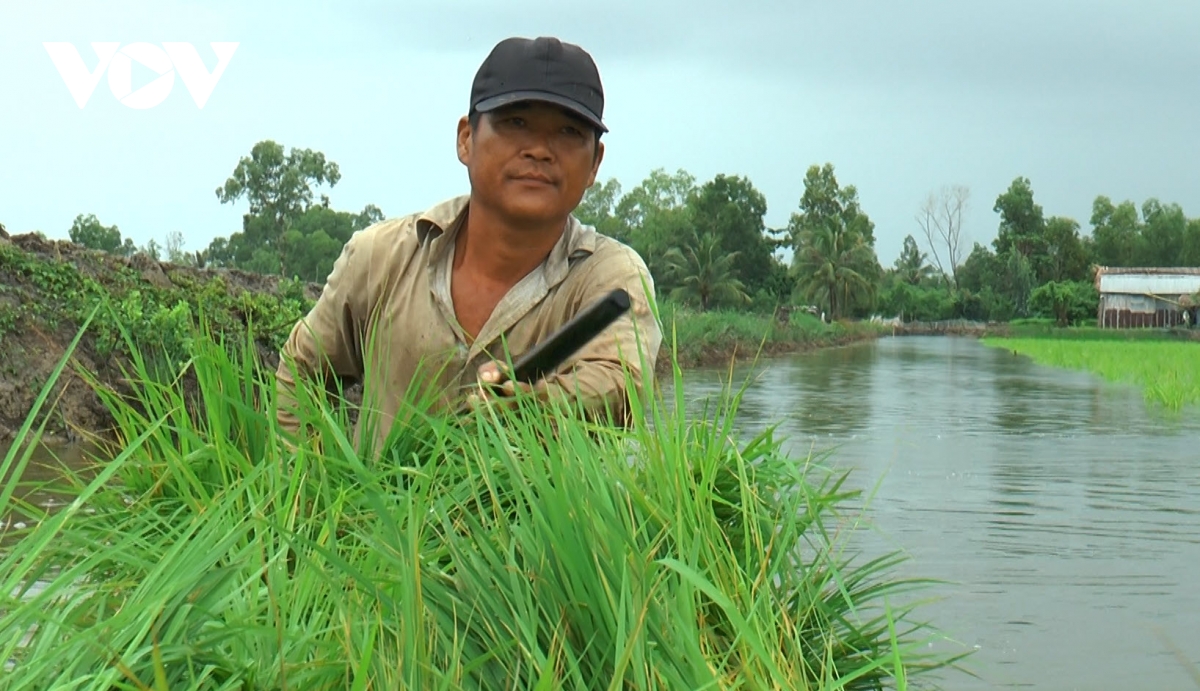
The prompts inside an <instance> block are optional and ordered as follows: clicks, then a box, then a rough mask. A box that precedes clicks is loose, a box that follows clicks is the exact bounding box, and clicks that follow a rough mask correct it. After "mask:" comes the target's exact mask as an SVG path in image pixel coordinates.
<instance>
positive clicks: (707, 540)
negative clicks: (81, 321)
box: [0, 333, 955, 691]
mask: <svg viewBox="0 0 1200 691" xmlns="http://www.w3.org/2000/svg"><path fill="white" fill-rule="evenodd" d="M123 336H125V337H126V339H127V340H126V345H127V347H128V348H129V350H130V351H131V352H133V353H134V354H135V358H134V365H135V366H134V367H133V368H132V369H131V370H130V372H129V378H130V381H131V382H132V386H133V389H132V395H120V394H118V393H117V392H115V391H114V390H112V389H110V388H108V387H105V386H103V385H102V384H101V383H100V382H98V381H94V380H93V381H90V382H89V385H91V386H94V387H96V389H97V391H99V392H101V394H102V395H103V398H104V401H105V405H107V406H108V407H109V408H110V409H111V411H112V413H113V415H114V417H115V419H116V420H117V421H118V424H119V429H120V438H119V439H118V440H117V442H116V444H115V445H114V447H113V449H112V450H111V457H110V458H108V459H107V460H98V461H97V465H96V467H95V468H94V469H90V471H89V472H88V473H87V475H86V476H84V475H83V474H76V473H74V472H72V471H70V470H65V469H64V476H65V482H67V483H68V484H70V486H69V487H67V488H66V496H65V501H64V504H63V505H62V506H61V508H58V509H57V510H53V511H50V512H48V513H47V512H46V511H44V510H43V509H40V508H39V507H36V506H28V505H23V504H21V503H20V502H19V501H18V500H16V499H15V497H18V496H23V495H24V494H27V492H24V491H15V490H16V487H17V482H16V480H15V479H13V478H19V477H20V476H21V472H20V470H21V466H22V465H23V464H24V463H26V462H27V461H28V455H27V451H28V449H30V448H31V445H29V444H24V443H19V444H17V445H15V446H13V447H12V450H11V451H10V452H9V453H8V455H7V456H6V457H5V458H4V461H3V467H2V468H0V477H5V478H9V480H8V481H7V482H6V483H5V484H4V485H3V486H0V515H11V514H14V513H15V514H17V515H20V516H22V517H24V519H25V520H26V522H28V523H29V524H30V527H28V528H26V529H23V530H20V531H14V532H12V533H9V534H8V535H5V536H4V538H5V540H4V543H5V544H6V545H7V547H6V548H5V551H4V552H3V554H0V661H3V660H9V661H10V662H11V665H10V667H9V668H7V669H6V670H5V671H3V672H0V689H9V688H11V689H27V688H58V687H60V686H62V685H70V686H71V688H74V689H80V690H81V691H82V690H84V689H95V690H96V691H101V690H103V691H108V690H110V689H129V690H132V689H155V690H158V689H172V691H176V690H181V691H182V690H187V689H231V690H232V689H239V690H246V689H282V688H305V689H334V688H338V689H346V688H349V689H367V688H401V687H403V688H422V689H424V688H428V689H460V688H463V689H466V688H470V689H511V688H523V689H525V688H528V689H551V688H553V689H559V688H562V689H612V688H639V689H659V688H661V689H699V688H710V689H733V688H738V689H780V688H787V689H835V688H836V689H864V690H865V689H877V688H881V687H883V686H885V685H886V686H889V687H892V686H894V687H895V688H897V689H904V688H907V687H909V686H910V685H911V686H915V684H914V681H916V680H920V679H923V678H925V677H926V676H927V675H926V674H924V673H925V672H929V671H931V670H935V669H937V668H939V667H942V666H943V665H945V664H947V663H950V662H952V661H953V659H955V658H954V656H948V655H946V654H943V653H939V652H936V651H937V650H938V649H940V647H941V646H939V645H936V642H937V641H939V640H941V639H940V637H938V636H936V635H935V634H934V633H933V632H932V630H931V629H929V628H928V627H926V626H924V625H923V624H922V623H921V622H920V620H919V619H917V618H916V616H915V614H916V611H915V610H914V609H912V607H913V606H915V603H914V601H913V600H912V599H911V598H913V588H916V587H920V586H923V585H926V584H924V583H922V582H920V581H912V580H908V579H906V578H900V577H898V576H897V575H896V573H895V569H896V567H897V566H898V565H899V564H900V563H901V561H902V559H903V557H902V555H901V554H899V553H896V554H884V555H857V554H856V547H855V546H854V545H853V544H850V543H848V542H847V540H849V539H852V538H853V536H854V534H855V531H854V530H847V529H845V527H846V526H845V524H844V522H846V521H853V520H854V515H853V514H854V512H855V511H857V510H859V509H860V508H861V505H860V504H859V503H858V502H859V499H860V495H859V492H858V491H856V490H853V489H851V488H850V487H849V486H848V484H847V477H846V475H845V474H844V473H841V472H838V471H834V470H832V469H830V468H827V467H824V466H823V465H822V464H821V463H820V461H821V460H822V459H819V458H792V457H788V456H787V455H786V454H785V453H784V452H783V450H782V445H781V441H780V440H779V439H777V438H775V436H774V435H773V433H772V431H770V430H768V431H765V432H763V433H761V434H759V435H757V436H754V437H752V438H749V439H739V434H738V432H737V431H736V430H735V428H734V427H733V417H734V415H733V414H734V413H735V412H736V406H737V396H736V395H728V396H726V397H725V398H724V399H723V400H722V401H721V402H720V405H718V406H717V409H715V410H714V411H712V414H709V415H705V416H700V417H697V418H690V417H686V416H685V415H684V413H683V408H684V405H683V401H684V395H683V388H684V387H683V382H682V380H681V378H680V370H679V369H678V368H675V369H674V370H673V372H674V376H675V384H676V386H675V400H674V401H672V402H668V401H663V400H659V399H654V398H651V399H646V400H642V399H639V398H636V397H635V401H634V405H635V413H636V414H635V415H634V416H633V419H634V423H633V426H632V427H631V428H630V429H627V430H626V429H620V428H613V427H608V426H599V427H597V426H594V425H591V424H588V423H585V422H583V421H581V420H580V419H579V418H577V417H576V416H574V415H572V414H570V412H569V411H566V410H552V411H550V412H546V411H545V410H543V409H540V408H537V407H536V406H529V405H522V406H520V407H519V408H517V409H516V410H513V411H504V410H499V409H487V410H482V411H479V412H477V413H476V414H475V415H474V416H472V417H470V418H469V419H467V420H465V421H462V420H459V421H455V420H451V419H443V418H439V417H428V416H426V415H425V414H424V413H423V412H422V411H424V410H426V408H425V407H423V406H422V405H420V402H419V401H411V403H412V404H413V405H412V407H411V409H409V410H408V413H409V414H410V415H411V417H407V418H405V419H406V423H404V424H401V426H400V427H399V428H398V430H397V432H396V433H395V434H394V435H393V437H392V440H391V443H390V444H388V445H387V447H386V448H385V449H380V450H378V452H377V453H372V452H367V451H362V452H360V451H356V450H355V448H354V446H353V445H352V444H351V442H350V440H349V437H348V434H347V432H346V430H347V428H348V427H347V418H346V410H347V408H346V406H345V405H344V404H331V403H330V402H329V401H328V400H327V399H326V397H325V396H324V395H322V394H323V391H322V388H321V387H320V386H319V384H318V385H314V386H312V387H302V388H301V391H300V394H301V399H302V411H303V412H302V419H303V420H304V421H305V424H306V426H308V427H310V428H311V430H312V431H313V434H314V437H313V441H312V443H311V444H302V445H301V446H300V448H299V450H297V451H294V452H289V451H288V450H287V448H286V447H285V445H284V444H283V443H282V441H281V436H280V433H279V430H278V429H277V426H276V424H275V422H274V411H273V407H272V406H273V404H274V398H273V387H272V386H271V372H270V371H269V369H267V368H263V367H262V365H261V363H260V362H259V361H258V360H257V358H256V355H255V349H254V347H253V346H252V345H251V344H250V342H249V339H247V340H246V341H242V342H238V341H236V340H234V341H231V342H230V345H228V346H226V345H222V344H220V343H218V342H217V340H216V339H214V338H211V337H210V335H209V334H207V333H193V334H191V337H190V338H189V339H188V341H187V343H188V346H187V353H188V358H187V360H186V362H185V364H184V365H183V366H182V367H181V371H180V372H177V373H174V374H175V375H181V374H182V370H184V369H186V370H188V371H189V372H190V377H191V378H193V379H194V380H195V381H196V382H198V385H199V386H198V389H196V390H190V389H188V388H186V387H184V386H183V384H182V383H181V382H182V381H183V380H184V379H185V378H186V377H183V376H167V377H165V378H164V377H162V376H161V375H162V374H163V373H162V372H155V371H151V370H150V368H149V366H148V365H147V364H146V363H144V362H143V361H141V360H140V358H137V357H136V355H137V353H138V350H137V348H136V346H135V344H134V343H133V342H132V340H129V339H130V338H131V336H130V335H129V334H128V333H124V334H123ZM74 345H77V343H73V344H72V346H74ZM65 362H66V358H64V359H63V360H62V361H60V364H59V370H58V371H56V373H55V375H56V376H58V375H60V374H61V373H62V369H63V367H65ZM167 374H168V375H170V374H171V373H167ZM49 392H50V387H49V386H47V387H46V388H44V389H43V391H42V398H41V399H40V400H39V405H41V404H43V403H45V402H46V399H47V397H48V395H49ZM318 392H320V393H318ZM34 412H35V413H36V411H34ZM33 419H34V415H32V414H31V416H30V417H29V418H28V419H27V422H26V427H25V428H23V429H22V430H21V434H20V441H21V442H32V441H34V440H35V439H36V437H37V435H38V434H39V432H38V430H37V429H35V428H31V427H29V425H30V424H31V423H32V420H33ZM21 451H25V452H26V453H24V454H22V453H20V452H21ZM59 484H60V485H61V484H62V483H61V482H60V483H59ZM42 489H43V491H52V488H42ZM10 538H19V539H18V540H12V539H10ZM35 586H36V587H35Z"/></svg>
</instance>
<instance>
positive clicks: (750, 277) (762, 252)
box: [689, 175, 775, 293]
mask: <svg viewBox="0 0 1200 691" xmlns="http://www.w3.org/2000/svg"><path fill="white" fill-rule="evenodd" d="M689 206H690V207H691V211H692V213H691V219H692V223H693V224H694V227H695V233H696V235H698V236H701V237H704V236H707V235H712V236H713V237H715V238H717V241H718V243H719V246H720V248H721V249H722V250H723V251H725V252H726V253H729V254H736V257H735V258H734V259H733V260H732V263H731V265H730V270H731V271H732V272H733V276H734V277H735V278H737V279H738V281H740V282H741V283H742V284H743V285H744V286H745V287H746V289H747V291H749V292H752V293H756V292H758V291H759V290H760V289H763V288H765V287H766V285H767V283H768V281H769V279H770V275H771V265H772V262H773V254H774V252H775V243H774V242H773V241H772V239H771V238H770V237H769V236H768V235H767V232H766V225H765V223H764V221H763V217H764V216H766V213H767V199H766V197H765V196H763V194H762V192H759V191H758V190H757V189H755V188H754V185H753V183H751V182H750V180H749V178H745V177H742V176H736V175H717V176H716V177H714V178H713V179H712V180H709V181H708V182H706V183H704V184H703V185H701V186H700V189H699V190H697V192H696V194H695V195H693V196H692V197H691V199H690V200H689Z"/></svg>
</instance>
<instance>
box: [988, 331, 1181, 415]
mask: <svg viewBox="0 0 1200 691" xmlns="http://www.w3.org/2000/svg"><path fill="white" fill-rule="evenodd" d="M1096 331H1098V332H1099V333H1100V336H1099V337H1097V338H1088V337H1087V336H1085V335H1083V334H1081V333H1079V332H1075V333H1074V334H1073V335H1071V336H1066V337H1064V336H1062V335H1057V336H1053V337H1049V336H1047V335H1043V336H1042V337H1025V338H985V339H983V342H984V343H986V344H988V345H992V346H996V347H999V348H1006V349H1008V350H1012V351H1014V352H1016V353H1019V354H1021V355H1026V356H1028V357H1030V358H1032V359H1033V360H1034V362H1038V363H1040V364H1045V365H1050V366H1054V367H1064V368H1070V369H1080V370H1086V371H1088V372H1091V373H1093V374H1096V375H1098V376H1100V377H1103V378H1105V379H1107V380H1109V381H1114V382H1121V383H1126V384H1132V385H1134V386H1138V387H1140V388H1141V389H1142V390H1143V391H1144V393H1145V396H1146V400H1148V401H1152V402H1154V403H1156V404H1159V405H1162V406H1164V407H1166V408H1168V409H1170V410H1179V409H1181V408H1183V407H1184V406H1187V405H1193V404H1197V403H1200V368H1197V366H1196V363H1197V361H1200V343H1195V342H1186V341H1178V340H1176V341H1169V340H1164V338H1163V337H1162V336H1161V334H1160V335H1159V337H1158V338H1152V337H1147V336H1141V337H1138V336H1133V337H1130V338H1121V337H1116V336H1113V335H1111V334H1112V333H1113V330H1107V331H1100V330H1096Z"/></svg>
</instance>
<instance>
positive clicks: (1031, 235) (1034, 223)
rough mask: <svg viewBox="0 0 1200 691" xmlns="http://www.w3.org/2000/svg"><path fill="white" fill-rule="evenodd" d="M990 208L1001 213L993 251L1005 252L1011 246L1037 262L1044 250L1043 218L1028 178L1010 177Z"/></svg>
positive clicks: (1002, 253)
mask: <svg viewBox="0 0 1200 691" xmlns="http://www.w3.org/2000/svg"><path fill="white" fill-rule="evenodd" d="M992 210H993V211H995V212H996V213H998V214H1000V230H999V232H998V233H997V234H996V239H995V240H994V241H993V245H994V246H995V248H996V254H997V255H1004V254H1006V253H1007V252H1008V250H1009V248H1014V249H1016V251H1017V252H1019V253H1020V254H1021V255H1022V256H1024V257H1026V258H1027V259H1029V260H1030V261H1032V262H1033V263H1034V264H1036V263H1037V261H1038V259H1039V258H1040V257H1041V256H1043V255H1044V253H1045V235H1044V229H1045V225H1046V221H1045V218H1044V216H1043V213H1042V207H1041V205H1040V204H1037V203H1036V202H1034V200H1033V187H1032V185H1031V184H1030V182H1029V178H1024V177H1019V178H1016V179H1015V180H1013V182H1012V184H1011V185H1009V188H1008V189H1007V190H1006V191H1004V192H1003V193H1001V194H1000V196H998V197H996V204H995V206H993V207H992Z"/></svg>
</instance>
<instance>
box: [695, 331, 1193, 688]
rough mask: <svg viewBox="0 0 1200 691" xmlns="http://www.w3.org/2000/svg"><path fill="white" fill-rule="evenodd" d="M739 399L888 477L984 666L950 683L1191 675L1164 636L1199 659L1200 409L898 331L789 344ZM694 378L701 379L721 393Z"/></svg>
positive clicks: (891, 509)
mask: <svg viewBox="0 0 1200 691" xmlns="http://www.w3.org/2000/svg"><path fill="white" fill-rule="evenodd" d="M749 374H754V375H755V378H754V380H753V383H752V384H751V388H750V390H749V391H748V392H747V395H746V397H745V400H746V405H744V406H743V408H742V410H741V411H740V415H739V425H740V426H741V427H742V428H743V429H746V430H747V431H753V430H756V429H759V428H761V427H762V426H764V425H766V424H770V423H772V422H780V423H781V424H780V427H781V430H782V431H783V432H784V433H786V434H787V435H788V436H789V437H790V438H791V439H792V448H793V450H794V451H795V452H796V453H797V454H805V453H807V452H808V451H809V448H810V445H811V444H813V443H816V444H817V448H818V449H823V448H829V447H832V446H834V445H836V446H837V447H838V450H837V452H836V456H835V459H836V461H837V462H838V464H839V465H842V466H848V467H854V468H857V469H858V471H859V472H857V473H856V477H855V478H854V479H855V481H856V482H857V484H858V486H860V487H863V488H865V489H868V490H871V489H874V488H875V486H876V484H877V483H878V491H877V493H876V494H875V495H874V497H873V499H872V501H871V506H870V511H871V519H872V521H873V523H874V524H875V525H877V526H879V527H880V528H881V530H882V532H881V533H873V534H867V535H864V536H863V540H864V544H865V545H866V546H868V548H877V549H892V548H895V547H897V546H900V547H903V548H904V549H906V550H907V551H908V552H909V553H910V554H912V555H913V557H914V560H913V561H912V562H911V563H910V564H909V565H908V566H906V567H905V568H906V569H909V570H910V572H911V573H913V574H915V575H921V576H930V577H934V578H940V579H947V580H949V581H952V582H953V583H954V584H955V585H951V586H947V587H946V588H944V589H943V590H942V591H941V592H940V593H939V595H942V596H944V597H945V598H947V599H946V600H945V601H944V602H942V603H940V604H938V605H935V606H934V607H932V608H931V609H930V610H928V612H927V613H928V614H929V615H930V616H931V617H933V618H934V620H935V621H936V622H937V623H938V625H939V626H941V627H942V628H943V629H945V630H947V631H948V632H950V633H953V634H955V635H956V636H957V638H958V639H959V640H960V641H962V642H964V643H966V644H967V645H968V646H979V651H978V654H977V655H976V656H975V659H973V660H972V663H971V664H972V666H973V669H975V670H976V671H977V672H978V673H979V674H981V676H982V677H983V678H982V680H972V679H955V680H954V683H953V684H950V687H952V688H960V689H990V688H997V687H1010V686H1021V687H1026V688H1038V689H1069V688H1080V689H1083V688H1086V689H1129V688H1189V684H1191V682H1190V680H1189V677H1188V676H1187V674H1186V672H1185V671H1184V670H1183V668H1182V666H1181V665H1180V664H1179V662H1178V661H1177V660H1175V658H1173V657H1172V656H1171V654H1170V652H1169V650H1168V648H1167V647H1166V646H1165V645H1164V644H1163V643H1162V641H1161V639H1160V638H1159V637H1158V632H1161V633H1163V634H1165V635H1167V636H1168V637H1169V638H1170V639H1171V640H1172V642H1173V643H1174V644H1175V645H1177V646H1178V647H1179V648H1180V649H1182V650H1184V651H1185V652H1186V654H1187V655H1188V656H1190V659H1192V660H1194V661H1195V663H1196V664H1197V665H1200V627H1196V625H1195V622H1197V621H1200V587H1197V586H1196V585H1195V575H1194V574H1195V573H1196V570H1197V567H1200V420H1198V419H1197V418H1198V416H1197V415H1196V414H1195V412H1194V411H1191V412H1190V413H1186V414H1173V413H1170V412H1168V411H1164V410H1162V409H1159V408H1155V407H1152V406H1148V405H1147V404H1146V403H1145V401H1144V400H1143V398H1142V395H1141V392H1140V391H1138V390H1136V389H1134V388H1132V387H1129V386H1124V385H1119V384H1111V383H1107V382H1104V381H1102V380H1100V379H1098V378H1096V377H1092V376H1090V375H1088V374H1086V373H1084V372H1072V371H1064V370H1059V369H1053V368H1048V367H1040V366H1037V365H1034V364H1033V363H1031V362H1030V361H1029V360H1028V359H1027V358H1024V357H1018V356H1014V355H1013V354H1012V353H1011V352H1009V351H1005V350H1001V349H996V348H987V347H984V346H982V345H980V344H979V343H978V342H976V341H974V340H971V339H959V338H936V337H934V338H897V339H884V340H882V341H879V342H877V343H873V344H865V345H861V346H853V347H848V348H841V349H836V350H830V351H824V352H819V353H813V354H806V355H799V356H795V357H789V358H780V359H776V360H773V361H771V362H769V363H765V364H763V365H760V366H759V368H758V369H757V370H756V371H753V372H751V371H749V370H741V371H739V372H735V380H737V381H739V382H740V381H741V380H740V379H736V377H738V376H739V375H740V376H743V377H744V376H747V375H749ZM714 377H715V375H714V374H713V373H710V372H695V373H689V375H688V380H689V382H688V390H689V392H691V393H700V392H703V393H702V394H701V395H706V394H711V393H714V392H716V391H718V390H719V387H717V386H715V385H714V382H715V379H714Z"/></svg>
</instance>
